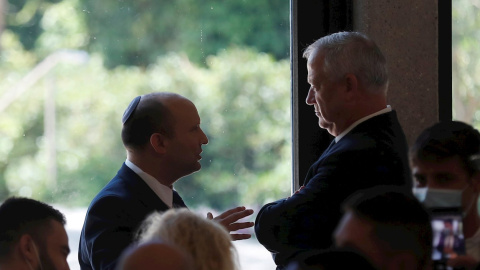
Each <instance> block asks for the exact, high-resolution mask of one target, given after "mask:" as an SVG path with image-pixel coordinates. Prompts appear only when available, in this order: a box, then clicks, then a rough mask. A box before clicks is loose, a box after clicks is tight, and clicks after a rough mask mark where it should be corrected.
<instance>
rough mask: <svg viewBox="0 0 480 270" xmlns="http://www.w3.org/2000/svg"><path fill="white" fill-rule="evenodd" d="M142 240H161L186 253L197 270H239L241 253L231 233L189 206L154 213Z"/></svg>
mask: <svg viewBox="0 0 480 270" xmlns="http://www.w3.org/2000/svg"><path fill="white" fill-rule="evenodd" d="M138 238H139V239H138V240H139V242H141V243H143V242H147V241H150V240H154V239H159V240H161V241H163V242H165V243H170V244H172V245H175V246H177V247H178V248H180V249H182V250H183V251H185V252H187V253H188V254H189V255H190V256H191V257H192V258H193V261H194V265H195V268H196V269H197V270H210V269H218V270H236V269H238V255H237V251H236V249H235V247H234V246H233V244H232V241H231V238H230V234H229V233H228V232H227V230H226V229H225V228H224V227H223V226H222V225H220V224H218V223H217V222H215V221H213V220H209V219H207V218H205V217H201V216H199V215H198V214H196V213H194V212H191V211H189V210H188V209H170V210H168V211H166V212H164V213H158V212H155V213H152V214H151V215H150V216H148V217H147V218H146V220H145V221H144V223H143V225H142V227H141V230H140V231H139V235H138Z"/></svg>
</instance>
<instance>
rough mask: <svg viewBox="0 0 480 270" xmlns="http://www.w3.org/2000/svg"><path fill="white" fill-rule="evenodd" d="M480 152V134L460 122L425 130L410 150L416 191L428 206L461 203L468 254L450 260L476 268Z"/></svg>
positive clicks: (479, 229) (479, 255)
mask: <svg viewBox="0 0 480 270" xmlns="http://www.w3.org/2000/svg"><path fill="white" fill-rule="evenodd" d="M479 154H480V133H479V132H478V131H477V130H476V129H474V128H473V127H472V126H470V125H468V124H465V123H462V122H458V121H448V122H441V123H437V124H435V125H433V126H431V127H429V128H427V129H425V130H424V131H423V132H422V134H420V136H419V137H418V138H417V140H416V141H415V143H414V145H413V146H412V147H411V149H410V165H411V168H412V174H413V178H414V180H415V183H414V185H415V188H414V190H415V193H420V191H421V192H422V193H423V196H422V198H421V199H423V200H425V201H424V203H425V205H426V206H428V207H435V206H436V207H438V206H443V207H455V206H461V209H462V212H463V235H464V237H465V238H466V241H465V247H466V255H463V256H457V257H455V258H451V259H449V260H448V262H447V264H448V265H451V266H453V267H464V268H466V269H474V268H475V267H476V266H478V264H479V262H480V217H479V214H478V207H477V201H478V196H479V192H480V174H479V167H478V155H479ZM455 198H456V200H455ZM452 199H453V200H452Z"/></svg>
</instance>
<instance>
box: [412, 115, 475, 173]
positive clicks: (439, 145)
mask: <svg viewBox="0 0 480 270" xmlns="http://www.w3.org/2000/svg"><path fill="white" fill-rule="evenodd" d="M409 154H410V160H411V161H413V162H414V161H417V160H418V161H442V160H445V159H448V158H452V157H455V156H458V157H459V158H460V160H461V162H462V165H463V166H464V168H465V170H466V171H467V172H468V173H469V174H470V175H472V174H474V173H475V172H477V171H479V169H478V167H477V166H476V165H475V163H474V162H472V160H471V158H472V156H474V155H478V154H480V133H479V132H478V130H476V129H475V128H473V127H472V126H470V125H468V124H466V123H463V122H460V121H445V122H439V123H437V124H434V125H433V126H431V127H429V128H427V129H425V130H424V131H423V132H422V133H421V134H420V136H418V138H417V140H416V141H415V143H414V144H413V145H412V147H411V148H410V153H409Z"/></svg>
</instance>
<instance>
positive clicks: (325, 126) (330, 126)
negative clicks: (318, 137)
mask: <svg viewBox="0 0 480 270" xmlns="http://www.w3.org/2000/svg"><path fill="white" fill-rule="evenodd" d="M318 125H319V126H320V128H323V129H326V130H327V131H328V133H330V134H331V135H333V136H337V135H336V134H334V130H333V128H334V125H333V124H332V123H327V122H325V121H323V120H318Z"/></svg>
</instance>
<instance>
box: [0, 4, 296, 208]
mask: <svg viewBox="0 0 480 270" xmlns="http://www.w3.org/2000/svg"><path fill="white" fill-rule="evenodd" d="M33 1H34V2H35V1H37V0H33ZM38 1H39V0H38ZM27 2H28V1H23V0H22V1H20V2H19V3H18V7H19V9H20V8H22V9H23V8H24V6H25V5H27ZM87 2H88V1H87V0H65V1H62V2H60V3H58V4H55V5H47V6H45V5H46V3H49V2H42V1H40V2H38V3H40V4H41V5H44V7H45V10H42V12H43V13H42V14H43V15H44V16H43V18H42V20H41V23H40V24H39V27H41V29H42V31H43V33H42V34H41V35H40V36H39V37H38V38H37V39H36V40H35V42H33V46H34V48H33V49H32V50H26V49H25V48H26V47H25V44H24V42H23V41H22V38H21V35H18V34H17V33H18V32H15V31H14V30H13V29H10V28H9V29H6V30H5V31H4V33H3V34H2V36H1V39H0V41H1V47H2V48H3V50H2V51H0V74H2V76H3V77H2V80H0V101H1V100H2V98H3V95H4V94H5V93H6V92H8V91H9V90H10V89H12V87H13V86H14V85H15V84H16V83H17V82H18V81H20V80H21V79H22V78H23V77H24V76H25V75H26V74H28V73H29V72H30V70H31V69H32V68H33V67H34V66H35V65H36V64H37V63H38V62H40V61H41V60H42V59H43V58H44V57H45V56H46V55H49V54H51V53H52V52H54V51H56V50H58V49H62V48H74V49H75V48H82V47H84V46H85V44H87V43H86V41H90V42H91V43H90V46H91V47H90V48H91V49H92V51H95V50H97V51H98V52H104V53H107V54H108V53H113V54H112V58H109V56H108V55H106V54H102V53H95V52H93V53H90V60H89V62H88V63H87V64H86V65H82V66H77V65H70V64H68V63H64V64H59V65H58V66H56V67H55V68H53V69H52V70H51V72H50V73H49V76H51V78H50V80H51V81H52V83H53V85H54V86H55V89H57V90H56V92H55V106H56V111H57V116H56V123H57V124H56V126H57V129H56V162H57V168H58V171H57V182H58V185H57V187H56V188H50V187H48V186H47V185H46V183H48V182H49V179H48V177H49V175H48V174H47V173H46V171H47V165H48V162H47V158H46V157H47V152H48V151H47V149H48V146H47V143H46V141H47V140H46V138H45V135H44V130H43V125H42V122H43V110H44V106H45V104H44V99H45V94H44V93H45V91H46V90H47V88H48V87H50V86H49V84H48V83H45V82H46V81H39V82H38V83H36V84H35V85H33V86H32V87H31V89H29V90H28V92H27V93H25V94H24V95H22V96H21V97H20V98H19V99H18V100H16V101H15V102H14V103H13V104H11V105H10V106H9V107H8V108H7V109H5V110H4V111H2V117H1V118H0V200H2V199H4V198H5V196H7V195H22V196H32V197H34V198H37V199H41V200H45V201H48V202H58V203H62V204H70V205H81V206H85V205H88V203H90V201H91V200H92V198H93V197H94V196H95V194H96V193H97V192H98V191H99V190H100V189H101V188H102V187H103V186H104V185H105V184H106V183H107V182H108V181H109V180H110V179H111V178H112V177H113V176H114V174H115V173H116V171H117V170H118V168H119V166H120V164H121V163H122V162H123V161H124V160H125V158H126V155H125V150H124V147H123V145H122V142H121V139H120V129H121V121H120V118H121V115H122V114H123V110H124V109H125V107H126V106H127V105H128V103H129V102H130V100H131V99H132V97H134V96H136V95H141V94H145V93H149V92H152V91H173V92H178V93H180V94H183V95H185V96H187V97H189V98H190V99H191V100H192V101H194V102H195V104H196V105H197V107H198V109H199V113H200V116H201V118H202V121H203V123H202V127H203V128H204V129H205V131H206V132H207V134H208V136H209V138H210V144H209V145H207V146H205V148H204V154H203V157H204V159H203V161H202V163H203V169H202V171H200V172H198V173H195V174H193V175H191V176H188V177H185V178H184V179H181V180H180V181H179V182H178V183H177V184H176V188H177V189H178V190H179V191H180V192H181V193H182V194H183V195H184V196H185V199H186V201H187V203H188V204H189V205H190V206H191V207H196V206H201V205H206V206H210V207H211V206H213V207H215V208H218V209H225V208H227V207H229V206H231V205H233V204H240V203H241V204H244V203H245V204H249V205H254V204H262V203H263V202H264V201H267V200H273V198H275V197H280V196H284V195H287V194H288V192H289V190H290V179H291V149H290V147H291V144H290V143H291V132H290V75H289V74H290V70H289V62H288V61H287V60H281V61H278V60H276V58H275V55H276V57H277V58H285V56H286V55H287V54H288V33H285V36H284V37H283V34H280V33H281V32H282V31H283V30H278V29H277V31H276V32H275V31H273V32H272V31H271V30H269V29H267V28H269V27H273V25H276V26H277V27H279V28H281V29H283V27H284V26H285V27H286V29H288V25H282V24H281V23H279V24H276V23H272V25H269V26H268V27H267V24H268V23H267V22H266V21H265V22H263V24H265V26H264V28H262V27H260V26H258V25H260V24H262V23H259V22H251V24H250V22H247V19H245V21H244V20H243V19H242V16H243V17H244V18H247V17H248V16H253V17H261V16H260V14H259V13H258V12H257V11H256V9H258V10H269V9H273V5H274V4H268V3H254V2H252V1H246V2H247V3H249V6H250V8H241V7H237V6H236V5H237V4H238V3H237V4H235V3H228V4H227V3H223V2H221V3H217V4H215V5H209V6H208V9H206V8H204V7H205V6H206V5H207V4H206V3H205V2H201V1H200V2H201V3H198V2H197V1H192V0H179V1H161V2H160V3H162V2H166V3H163V4H162V5H163V6H165V7H164V8H165V10H159V9H158V6H157V5H156V3H157V2H155V1H137V2H135V3H133V2H132V3H130V2H129V4H125V3H126V2H127V1H113V0H105V1H97V2H98V3H93V2H88V3H89V5H98V8H95V12H102V10H103V12H104V13H105V16H106V17H108V16H113V17H112V18H115V19H113V23H112V24H113V25H112V24H110V25H107V24H108V23H107V22H106V21H98V20H101V18H97V21H95V20H94V18H95V16H98V17H101V16H100V15H101V14H95V16H93V17H92V18H91V19H92V20H94V21H95V22H96V23H103V24H104V26H105V28H104V29H101V31H105V32H101V33H100V32H99V34H98V35H100V36H99V38H100V39H104V35H106V36H107V37H108V38H105V40H100V41H99V43H96V42H94V41H95V40H97V39H94V37H97V34H95V35H92V32H91V31H92V28H87V27H86V26H85V25H83V23H84V21H83V20H82V16H80V15H79V13H80V14H82V15H84V16H87V18H88V16H89V14H91V10H90V9H87V8H82V9H80V8H78V4H79V3H87ZM167 2H168V3H167ZM262 2H264V1H262ZM22 3H23V4H22ZM38 3H37V4H38ZM102 3H103V5H102ZM200 4H202V5H200ZM109 5H112V7H109ZM118 5H123V6H124V7H125V9H122V10H121V12H124V15H123V16H124V19H125V20H130V23H131V25H130V26H131V27H130V28H129V27H127V26H126V25H125V22H123V21H122V16H120V17H118V14H113V13H112V14H110V13H109V11H111V10H114V9H115V8H114V7H118ZM125 5H127V6H125ZM149 5H153V6H149ZM270 5H271V6H270ZM128 7H130V10H129V8H128ZM132 7H136V8H140V9H138V11H136V12H137V13H136V15H135V16H134V15H133V13H132V14H130V12H131V8H132ZM268 7H269V8H268ZM150 9H152V10H150ZM233 9H238V11H239V12H240V13H241V14H242V15H234V14H233V15H232V14H228V13H229V12H230V11H232V10H233ZM155 11H157V12H159V13H158V14H156V13H155ZM89 12H90V13H89ZM162 12H164V13H165V14H164V13H162ZM179 12H183V13H179ZM225 12H227V13H226V14H224V13H225ZM282 12H283V11H282ZM285 12H286V13H285V16H286V17H285V18H283V19H282V21H283V22H284V23H285V22H286V21H288V19H286V18H288V5H286V11H285ZM184 13H185V14H190V15H191V16H192V18H184V17H183V16H178V14H184ZM233 13H234V12H233ZM149 14H150V15H149ZM227 14H228V17H222V16H224V15H225V16H227ZM277 15H278V14H277ZM277 15H271V16H273V17H274V18H277V17H276V16H277ZM267 16H270V15H267ZM158 17H162V19H160V18H158ZM210 17H212V18H216V20H217V21H216V22H215V21H213V22H208V19H209V18H210ZM193 18H197V19H198V18H202V19H204V20H203V21H202V20H200V22H195V21H194V20H193ZM222 18H223V19H222ZM187 19H188V20H187ZM230 19H231V20H232V21H231V22H227V21H229V20H230ZM263 19H265V18H255V19H254V20H263ZM277 19H278V20H280V19H279V18H277ZM179 20H185V21H182V22H179ZM221 20H225V22H224V23H220V22H219V21H221ZM248 20H250V19H248ZM252 20H253V19H252ZM87 21H88V22H89V20H87ZM274 21H275V20H274ZM161 22H163V23H161ZM89 23H90V22H89ZM217 24H218V25H217ZM180 25H181V27H180ZM227 25H228V26H227ZM108 26H110V27H111V29H110V30H111V31H110V32H111V33H109V31H108V30H107V28H108ZM229 27H230V28H229ZM100 28H101V27H100ZM100 28H99V29H100ZM156 28H160V29H163V28H165V29H163V30H162V31H163V32H162V33H163V36H155V35H157V33H156V32H155V31H156V30H155V29H156ZM95 29H96V28H95ZM23 30H25V29H23ZM89 31H90V34H89ZM99 31H100V30H99ZM149 31H153V32H152V33H153V34H155V35H153V34H152V35H150V34H149ZM169 31H172V35H173V36H174V39H172V40H174V41H175V42H172V43H171V45H168V46H170V47H168V46H166V45H165V44H167V43H168V41H169V40H170V39H171V38H170V37H169V38H168V39H166V38H165V36H168V35H166V34H165V33H169ZM262 31H263V32H262ZM265 31H267V32H268V31H270V32H272V33H269V34H267V33H266V32H265ZM285 31H288V30H285ZM110 34H111V36H108V35H110ZM133 34H138V37H136V38H134V39H133V40H132V38H131V37H130V38H128V36H129V35H133ZM270 34H271V35H273V36H276V37H273V36H269V35H270ZM89 35H90V39H88V38H86V37H88V36H89ZM115 35H116V36H115ZM177 35H178V36H177ZM250 35H252V36H253V37H251V36H250ZM255 35H258V37H255ZM217 36H218V37H217ZM146 37H149V38H150V37H152V38H155V39H151V40H150V39H149V40H147V39H146ZM161 38H163V39H161ZM262 38H265V40H264V41H262V42H263V43H262V44H264V45H262V46H264V47H263V49H262V48H261V46H260V47H259V46H257V45H258V44H261V43H259V42H260V39H262ZM283 38H285V40H284V41H282V40H281V39H283ZM275 39H276V40H275ZM117 40H120V41H117ZM267 40H270V41H271V42H268V41H267ZM214 41H215V42H218V43H215V42H214ZM102 42H106V43H102ZM108 42H110V44H111V45H112V47H111V49H112V50H113V51H112V50H105V51H103V49H102V48H103V47H102V46H104V45H105V44H107V43H108ZM129 42H130V44H128V43H129ZM143 42H145V44H144V43H143ZM162 42H167V43H162ZM222 42H223V43H222ZM100 44H104V45H100ZM132 44H133V45H132ZM168 44H170V43H168ZM210 44H217V45H215V46H217V47H215V46H213V45H212V46H211V45H210ZM229 44H237V45H238V46H237V45H232V46H230V47H227V45H229ZM255 44H257V45H255ZM140 45H141V46H143V47H141V46H140ZM245 45H249V46H251V47H250V48H247V47H246V46H245ZM105 46H106V45H105ZM139 46H140V47H139ZM222 46H223V47H222ZM268 46H270V47H268ZM117 47H118V48H117ZM252 47H255V48H252ZM132 48H133V49H132ZM275 48H277V49H275ZM282 48H283V49H282ZM125 49H128V50H131V51H132V52H133V53H132V54H129V53H126V54H124V53H125V52H126V51H125ZM115 50H117V51H115ZM136 50H137V51H138V52H139V53H142V54H145V56H142V57H145V58H142V57H139V58H138V59H145V61H146V62H142V63H141V64H139V63H140V62H138V63H137V62H135V61H136V60H135V59H137V57H136V56H135V55H136V53H137V52H136ZM150 50H152V51H150ZM171 50H174V51H176V52H170V51H171ZM182 50H183V52H182ZM259 51H260V52H259ZM262 51H264V52H262ZM274 51H276V53H274ZM166 52H169V53H166ZM217 52H218V55H213V54H215V53H217ZM265 52H266V53H265ZM150 53H151V54H150ZM164 53H166V54H164ZM190 54H193V55H194V56H193V58H192V57H191V56H190ZM119 55H123V57H120V58H119ZM129 55H130V56H132V55H133V56H134V57H130V56H129ZM195 55H196V56H195ZM157 56H158V57H157ZM194 57H197V58H194ZM117 58H118V59H120V60H121V61H120V60H119V61H120V62H118V63H117V64H112V63H113V62H110V64H105V63H106V62H108V61H117V60H118V59H117ZM127 58H128V61H133V62H135V63H137V64H139V65H140V66H141V67H138V66H134V65H123V64H124V62H122V61H124V60H126V59H127ZM112 59H113V60H112ZM115 59H117V60H115ZM132 59H133V60H132ZM192 59H194V60H192ZM128 61H127V62H128ZM142 61H143V60H142ZM130 64H131V63H130ZM105 66H110V67H111V68H110V69H106V68H105ZM114 66H115V67H114Z"/></svg>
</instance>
